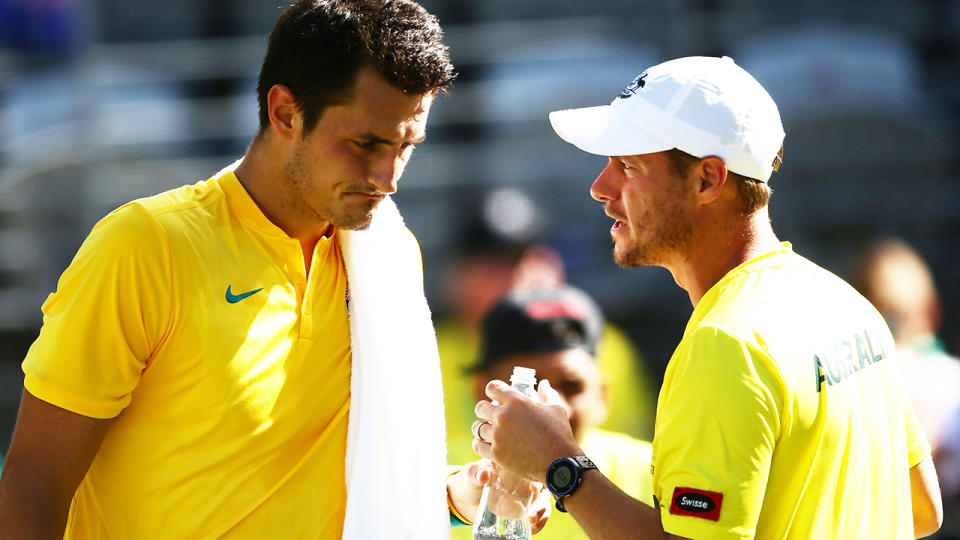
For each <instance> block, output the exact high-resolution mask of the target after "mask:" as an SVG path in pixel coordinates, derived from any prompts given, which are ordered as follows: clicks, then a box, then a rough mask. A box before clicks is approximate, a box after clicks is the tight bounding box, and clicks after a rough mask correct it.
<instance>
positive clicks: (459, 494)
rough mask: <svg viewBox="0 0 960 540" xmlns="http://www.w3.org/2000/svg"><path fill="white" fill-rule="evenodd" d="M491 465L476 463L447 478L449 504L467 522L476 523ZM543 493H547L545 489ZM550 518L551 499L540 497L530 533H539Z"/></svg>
mask: <svg viewBox="0 0 960 540" xmlns="http://www.w3.org/2000/svg"><path fill="white" fill-rule="evenodd" d="M490 474H491V470H490V464H489V463H488V462H486V461H483V460H481V461H475V462H473V463H470V464H468V465H464V466H463V468H461V469H460V470H458V471H457V472H455V473H453V474H451V475H450V476H448V477H447V498H448V504H450V505H451V506H452V507H453V508H452V510H456V511H457V513H458V514H460V515H461V516H463V517H464V518H466V519H467V520H470V521H471V522H472V521H476V519H477V518H476V516H477V507H478V506H479V504H480V495H481V493H482V492H483V486H484V485H485V484H486V483H487V482H489V481H490ZM543 491H546V490H545V489H544V490H543ZM549 517H550V499H549V497H546V496H544V497H538V498H537V499H536V500H535V501H534V503H533V505H532V506H531V507H530V514H529V516H528V518H529V519H530V531H531V532H532V533H533V534H536V533H538V532H539V531H540V530H541V529H543V526H544V525H546V523H547V519H548V518H549Z"/></svg>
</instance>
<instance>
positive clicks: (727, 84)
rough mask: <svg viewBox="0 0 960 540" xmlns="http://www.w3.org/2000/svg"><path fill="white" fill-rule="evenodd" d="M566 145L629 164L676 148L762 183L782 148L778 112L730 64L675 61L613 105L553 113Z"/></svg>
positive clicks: (641, 79)
mask: <svg viewBox="0 0 960 540" xmlns="http://www.w3.org/2000/svg"><path fill="white" fill-rule="evenodd" d="M550 124H551V125H552V126H553V129H554V131H556V132H557V135H559V136H560V138H562V139H563V140H565V141H567V142H569V143H570V144H573V145H574V146H576V147H577V148H580V149H581V150H583V151H585V152H589V153H591V154H598V155H601V156H630V155H636V154H650V153H653V152H662V151H665V150H670V149H672V148H677V149H679V150H682V151H684V152H686V153H688V154H691V155H693V156H696V157H705V156H717V157H719V158H721V159H723V162H724V163H725V164H726V166H727V169H728V170H731V171H733V172H735V173H738V174H742V175H744V176H748V177H750V178H754V179H757V180H761V181H763V182H766V181H767V180H769V179H770V175H771V174H772V173H773V171H774V169H775V167H774V161H777V162H778V163H777V167H779V159H780V155H779V152H780V150H781V149H782V147H783V137H784V132H783V125H782V124H781V123H780V111H778V110H777V105H776V103H774V102H773V99H772V98H771V97H770V94H768V93H767V91H766V90H764V88H763V87H762V86H760V83H758V82H757V80H756V79H754V78H753V77H752V76H751V75H750V74H749V73H747V72H746V71H744V70H743V68H741V67H740V66H738V65H737V64H735V63H734V62H733V59H731V58H729V57H726V56H724V57H723V58H715V57H707V56H690V57H686V58H677V59H676V60H670V61H668V62H664V63H662V64H657V65H656V66H653V67H651V68H649V69H647V70H646V71H644V72H643V73H641V74H640V75H638V76H637V77H636V78H634V79H633V81H632V82H631V83H630V84H629V85H628V86H627V87H626V88H625V89H624V90H623V91H622V92H621V93H620V95H619V96H617V97H616V99H614V100H613V102H612V103H610V105H603V106H599V107H587V108H584V109H566V110H562V111H554V112H552V113H550Z"/></svg>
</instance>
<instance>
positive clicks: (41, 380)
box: [23, 203, 173, 418]
mask: <svg viewBox="0 0 960 540" xmlns="http://www.w3.org/2000/svg"><path fill="white" fill-rule="evenodd" d="M172 297H173V287H172V279H171V267H170V252H169V249H168V245H167V242H166V238H165V236H164V234H163V230H162V229H161V227H160V225H159V223H157V221H156V220H155V218H154V217H153V216H151V215H150V214H149V213H147V211H146V210H145V209H144V208H143V207H142V206H140V205H138V204H136V203H131V204H128V205H126V206H123V207H121V208H119V209H117V210H116V211H114V212H113V213H111V214H110V215H108V216H107V217H105V218H104V219H102V220H101V221H100V222H99V223H97V225H96V226H95V227H94V228H93V230H92V231H91V233H90V235H89V236H88V237H87V239H86V240H85V241H84V243H83V245H82V246H81V247H80V250H79V251H78V252H77V254H76V256H75V257H74V259H73V262H71V263H70V266H69V267H68V268H67V269H66V270H65V271H64V272H63V274H62V275H61V276H60V281H59V282H58V284H57V291H56V292H55V293H53V294H51V295H50V296H49V297H48V298H47V300H46V302H44V304H43V307H42V311H43V327H42V328H41V330H40V336H39V337H38V338H37V340H36V341H35V342H34V343H33V345H32V346H31V347H30V350H29V351H28V352H27V356H26V359H25V360H24V361H23V371H24V374H25V378H24V386H25V387H26V389H27V391H29V392H30V393H31V394H33V395H34V396H36V397H38V398H40V399H42V400H44V401H47V402H48V403H52V404H54V405H56V406H58V407H61V408H64V409H67V410H69V411H72V412H75V413H77V414H82V415H84V416H89V417H93V418H112V417H114V416H116V415H117V414H119V413H120V411H122V410H123V409H124V408H125V407H126V406H127V405H128V404H129V403H130V396H131V393H132V392H133V390H134V388H136V386H137V384H138V383H139V381H140V375H141V373H142V372H143V370H144V369H145V368H146V366H147V364H148V362H149V359H150V357H151V355H152V353H153V351H155V350H156V349H157V347H158V346H159V344H160V343H161V342H162V340H163V339H164V337H165V336H166V333H167V332H168V330H169V323H170V320H171V317H170V306H171V305H172V300H171V298H172Z"/></svg>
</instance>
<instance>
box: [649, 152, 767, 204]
mask: <svg viewBox="0 0 960 540" xmlns="http://www.w3.org/2000/svg"><path fill="white" fill-rule="evenodd" d="M666 155H667V160H668V161H669V162H670V166H671V168H672V169H673V170H674V172H675V173H677V175H679V176H686V175H687V172H688V171H689V170H690V168H691V167H693V166H694V164H696V163H699V162H700V159H701V158H698V157H696V156H692V155H690V154H688V153H686V152H684V151H683V150H678V149H676V148H673V149H670V150H667V151H666ZM727 178H731V179H733V181H734V183H735V184H736V186H737V195H738V197H739V199H740V213H741V214H742V215H744V216H749V215H750V214H752V213H754V212H756V211H757V210H759V209H761V208H763V207H764V206H767V204H769V203H770V195H771V194H773V190H772V189H770V186H769V185H768V184H767V183H766V182H762V181H760V180H757V179H756V178H750V177H747V176H743V175H742V174H737V173H735V172H733V171H730V170H727Z"/></svg>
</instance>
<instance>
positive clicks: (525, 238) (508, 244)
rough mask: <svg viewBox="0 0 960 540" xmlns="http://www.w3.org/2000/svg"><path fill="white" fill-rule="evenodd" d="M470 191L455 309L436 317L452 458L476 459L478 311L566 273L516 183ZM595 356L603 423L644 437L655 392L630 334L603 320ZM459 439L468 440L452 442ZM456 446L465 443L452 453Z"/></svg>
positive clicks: (454, 273)
mask: <svg viewBox="0 0 960 540" xmlns="http://www.w3.org/2000/svg"><path fill="white" fill-rule="evenodd" d="M470 195H471V196H470V197H465V198H464V200H466V201H467V204H466V205H465V206H466V208H464V214H463V215H464V216H466V217H465V219H464V221H463V223H462V224H461V227H460V230H459V231H458V235H459V244H458V250H459V251H458V254H457V256H456V261H455V262H454V264H453V266H452V268H451V269H450V271H449V273H448V275H447V277H446V296H447V301H448V303H449V305H450V306H451V308H452V312H453V315H452V316H451V317H448V318H445V319H442V320H439V321H437V325H436V326H437V342H438V346H439V349H440V362H441V368H442V372H443V392H444V403H445V406H446V420H447V439H448V441H450V443H449V444H448V460H450V463H466V462H469V461H473V460H475V459H476V456H475V455H474V454H473V452H472V451H470V440H471V439H472V437H473V436H472V435H471V434H470V430H469V427H470V424H471V423H473V421H474V420H475V419H476V416H475V415H474V411H473V407H474V405H475V404H476V399H475V398H474V395H473V388H472V383H471V380H470V376H469V374H468V372H467V370H468V369H469V368H470V367H471V366H472V365H473V364H474V362H475V361H476V358H477V342H478V335H479V327H480V322H481V320H482V318H483V316H484V315H485V314H486V313H487V311H489V309H490V308H491V307H492V306H493V305H494V304H495V303H496V302H497V301H499V300H500V299H501V298H502V297H503V296H504V295H505V294H506V293H507V292H508V291H510V290H512V289H516V288H527V289H536V288H549V287H555V286H557V285H560V284H562V283H564V281H565V273H564V265H563V261H562V260H561V258H560V256H559V254H558V253H557V252H556V251H555V250H554V249H553V248H552V247H550V246H549V245H547V244H546V243H544V242H543V241H542V238H543V230H544V228H545V225H546V223H545V218H544V216H543V215H542V214H541V213H540V210H539V209H538V208H537V206H536V205H535V204H534V202H533V201H532V200H531V199H530V198H529V197H528V196H526V195H525V194H524V193H523V192H522V191H520V190H518V189H516V188H500V189H495V190H491V191H489V192H486V193H482V194H470ZM470 205H472V207H470ZM598 358H599V365H600V368H601V371H602V372H603V375H604V377H605V378H606V380H607V381H608V383H609V387H610V388H609V394H610V403H611V405H610V410H609V414H608V415H607V420H606V422H604V424H603V427H605V428H607V429H612V430H616V431H622V432H624V433H628V434H630V435H633V436H636V437H649V436H650V435H651V433H652V429H651V428H652V424H653V421H652V419H653V407H654V400H655V395H654V394H653V393H652V392H653V391H652V390H651V388H650V384H649V380H648V376H647V373H646V371H645V369H644V366H643V364H642V359H641V358H640V356H639V355H638V354H636V352H635V351H634V348H633V346H632V344H631V342H630V340H629V338H627V336H626V335H625V334H624V333H623V332H622V331H620V330H618V329H617V328H615V327H613V326H612V325H610V324H607V325H606V326H605V327H604V332H603V336H602V338H601V342H600V348H599V356H598ZM459 439H463V440H464V441H466V442H465V443H464V444H462V445H458V444H456V442H455V441H457V440H459ZM457 447H459V448H463V449H465V450H466V451H465V452H464V453H460V454H458V453H456V451H455V448H457Z"/></svg>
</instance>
